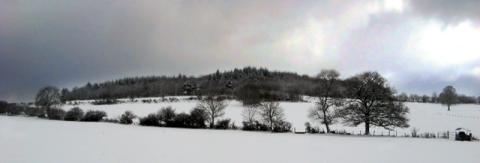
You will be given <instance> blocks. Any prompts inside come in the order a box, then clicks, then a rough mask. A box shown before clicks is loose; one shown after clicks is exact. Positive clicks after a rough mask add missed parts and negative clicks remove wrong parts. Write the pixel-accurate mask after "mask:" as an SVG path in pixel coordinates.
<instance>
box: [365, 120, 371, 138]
mask: <svg viewBox="0 0 480 163" xmlns="http://www.w3.org/2000/svg"><path fill="white" fill-rule="evenodd" d="M365 135H370V123H369V122H365Z"/></svg>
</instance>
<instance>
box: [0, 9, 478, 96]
mask: <svg viewBox="0 0 480 163" xmlns="http://www.w3.org/2000/svg"><path fill="white" fill-rule="evenodd" d="M398 2H400V3H398ZM401 2H402V1H398V0H389V1H385V2H383V1H376V0H374V1H370V0H360V1H359V0H355V1H353V0H352V1H342V2H339V1H293V0H283V1H274V2H273V1H208V2H206V1H148V0H141V1H129V0H115V1H113V0H100V1H99V0H82V1H54V0H46V1H28V0H27V1H13V0H0V74H2V76H3V77H2V78H1V79H0V99H6V100H11V101H18V100H22V101H31V100H32V99H33V96H34V94H35V92H36V91H37V90H38V89H39V88H40V87H42V86H45V85H55V86H59V87H72V86H79V85H82V84H85V83H86V82H88V81H92V82H95V81H103V80H111V79H115V78H119V77H125V76H139V75H174V74H178V73H186V74H192V75H199V74H205V73H209V72H213V71H215V70H216V69H220V70H226V69H232V68H235V67H243V66H248V65H251V66H261V67H268V68H270V69H276V70H288V71H296V72H299V73H302V74H304V73H306V74H309V75H314V74H315V73H317V72H319V71H320V69H322V68H336V69H339V70H340V72H342V73H343V74H344V75H343V76H349V75H353V74H355V73H359V72H361V71H366V70H378V71H380V72H381V73H382V74H385V76H387V77H388V78H389V80H390V81H391V83H392V85H393V86H395V87H397V88H398V89H399V91H402V90H405V91H416V90H421V91H427V92H433V91H435V90H438V89H439V88H438V87H439V86H440V85H444V84H448V83H451V82H453V83H455V84H459V87H464V88H474V86H472V83H475V82H477V83H478V80H479V78H478V77H477V76H478V75H477V76H475V73H470V71H471V70H472V69H474V68H476V67H479V71H480V65H478V63H477V64H475V63H474V64H469V65H461V66H460V67H462V68H463V69H462V71H455V70H456V68H454V67H456V66H459V65H449V66H446V67H445V66H444V67H438V66H437V67H435V66H433V65H432V64H431V63H430V61H429V60H428V59H427V60H425V59H424V60H422V59H421V58H422V57H421V56H422V53H421V52H417V51H415V48H413V49H414V50H408V49H410V48H411V47H410V46H409V45H410V44H411V43H410V42H411V40H415V39H412V34H414V33H415V32H417V31H418V30H419V29H421V28H420V27H421V26H422V25H424V23H423V20H424V19H425V20H428V19H430V18H432V17H435V18H442V19H441V20H445V21H447V20H448V21H450V20H455V21H457V20H460V21H461V20H463V19H477V18H478V14H476V13H478V11H476V10H473V9H472V7H469V6H464V5H459V4H450V3H449V2H448V1H441V2H442V3H440V4H437V3H435V2H433V1H432V2H430V1H421V2H420V1H411V2H408V3H406V2H405V4H403V5H406V4H410V6H409V7H405V6H402V3H401ZM472 3H474V2H465V4H469V5H471V6H473V5H475V4H472ZM438 5H441V6H444V7H446V8H444V7H441V6H438ZM403 8H405V9H403ZM410 8H411V9H412V10H413V12H412V13H410V11H409V9H410ZM460 9H462V10H461V11H460ZM456 10H459V11H456ZM467 10H468V11H467ZM419 13H420V15H421V16H420V17H421V18H420V20H419V19H418V18H417V16H418V15H419ZM419 58H420V59H419ZM452 69H453V70H452ZM463 70H465V71H463ZM441 72H448V73H450V72H451V73H455V74H457V75H456V76H455V77H454V78H453V79H451V80H445V78H444V77H443V76H442V75H443V74H442V73H441ZM422 74H431V75H432V76H431V78H429V79H428V80H430V79H435V80H436V81H438V83H439V84H438V86H437V85H435V86H430V85H432V84H429V83H426V82H423V83H422V82H419V83H420V84H418V85H421V86H417V85H415V86H412V84H411V83H415V82H416V81H417V80H416V79H417V77H418V76H421V75H422ZM428 80H425V81H428ZM464 81H471V82H464ZM477 86H478V84H477ZM411 88H415V89H411ZM416 88H418V89H416ZM469 90H472V89H469ZM459 91H462V90H459ZM472 93H480V92H472Z"/></svg>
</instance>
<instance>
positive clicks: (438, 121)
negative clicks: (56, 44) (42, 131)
mask: <svg viewBox="0 0 480 163" xmlns="http://www.w3.org/2000/svg"><path fill="white" fill-rule="evenodd" d="M144 99H159V98H144ZM187 99H188V97H180V101H179V102H160V103H142V102H140V101H141V100H142V99H137V101H138V102H126V103H121V104H115V105H92V104H89V103H86V102H85V101H83V102H82V103H80V104H79V105H76V106H78V107H80V108H81V109H83V110H103V111H105V112H107V114H108V117H109V118H118V117H119V116H120V115H121V114H123V113H124V112H125V111H126V110H130V111H132V112H134V113H135V114H136V115H138V116H141V117H142V116H146V115H148V114H150V113H155V112H157V111H158V110H159V109H160V108H161V107H165V106H172V107H173V108H174V109H175V110H176V111H177V113H180V112H189V111H190V110H191V109H192V108H194V107H195V106H196V104H197V101H196V100H187ZM307 101H312V99H311V98H307ZM406 105H407V106H408V107H409V108H410V114H409V115H408V117H409V118H410V122H409V124H410V126H411V127H410V128H404V129H396V131H397V134H398V135H403V134H404V133H408V134H409V133H410V132H411V129H412V128H417V129H419V132H421V133H422V132H432V133H437V132H446V131H447V130H448V131H454V130H455V129H456V128H458V127H464V128H467V129H470V130H472V132H473V133H474V135H477V136H478V135H479V134H480V105H473V104H472V105H455V106H453V107H452V110H451V111H449V112H448V111H447V108H446V106H442V105H440V104H428V103H406ZM72 107H75V106H73V105H64V106H63V109H64V110H68V109H70V108H72ZM280 107H282V108H283V109H284V111H285V117H286V120H287V121H288V122H291V123H292V126H293V127H294V128H295V129H296V130H297V131H299V130H304V128H305V125H304V124H305V122H310V123H312V124H314V125H315V126H319V127H321V128H323V126H322V125H319V124H317V123H316V122H314V121H311V120H310V119H309V118H308V117H307V114H308V110H309V109H311V108H312V107H314V103H313V102H281V103H280ZM243 109H244V107H243V106H242V104H241V103H240V102H238V101H229V102H228V107H227V108H226V114H225V116H224V117H223V118H230V119H232V120H233V121H234V122H235V124H236V125H238V126H240V125H241V122H242V110H243ZM333 129H335V130H341V131H343V130H346V131H348V132H351V133H360V132H363V131H364V128H363V126H362V125H360V126H357V127H349V126H345V125H344V124H342V123H338V124H336V125H334V126H333ZM371 132H372V133H375V134H376V135H380V134H382V133H383V134H384V135H386V134H388V131H387V130H384V129H382V128H375V127H374V128H372V131H371ZM390 134H394V132H391V133H390Z"/></svg>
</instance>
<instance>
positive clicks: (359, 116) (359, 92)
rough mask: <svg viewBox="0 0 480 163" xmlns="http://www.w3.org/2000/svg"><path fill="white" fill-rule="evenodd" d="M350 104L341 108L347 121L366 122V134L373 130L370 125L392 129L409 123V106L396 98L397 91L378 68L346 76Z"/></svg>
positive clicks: (353, 122) (356, 123)
mask: <svg viewBox="0 0 480 163" xmlns="http://www.w3.org/2000/svg"><path fill="white" fill-rule="evenodd" d="M347 85H348V86H347V87H348V89H347V90H348V93H347V95H348V96H349V98H350V99H351V102H350V104H348V105H347V106H346V107H344V108H342V109H340V111H339V116H341V117H342V118H343V119H344V121H345V122H346V123H347V124H350V125H353V126H357V125H360V124H364V125H365V135H369V134H370V126H378V127H383V128H385V129H392V128H393V127H408V126H409V125H408V119H407V117H406V114H407V113H408V112H409V109H408V107H406V106H405V105H403V103H402V102H398V101H395V97H394V96H393V94H394V91H393V89H392V88H391V87H389V86H388V84H387V81H386V80H385V78H383V77H382V76H381V75H380V74H379V73H377V72H365V73H362V74H359V75H356V76H353V77H351V78H349V79H347Z"/></svg>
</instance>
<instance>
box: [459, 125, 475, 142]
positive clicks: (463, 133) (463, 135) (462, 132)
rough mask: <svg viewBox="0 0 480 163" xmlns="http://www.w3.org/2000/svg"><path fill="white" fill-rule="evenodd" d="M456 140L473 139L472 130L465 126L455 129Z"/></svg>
mask: <svg viewBox="0 0 480 163" xmlns="http://www.w3.org/2000/svg"><path fill="white" fill-rule="evenodd" d="M455 140H457V141H472V132H471V131H470V130H468V129H465V128H457V129H456V130H455Z"/></svg>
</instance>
